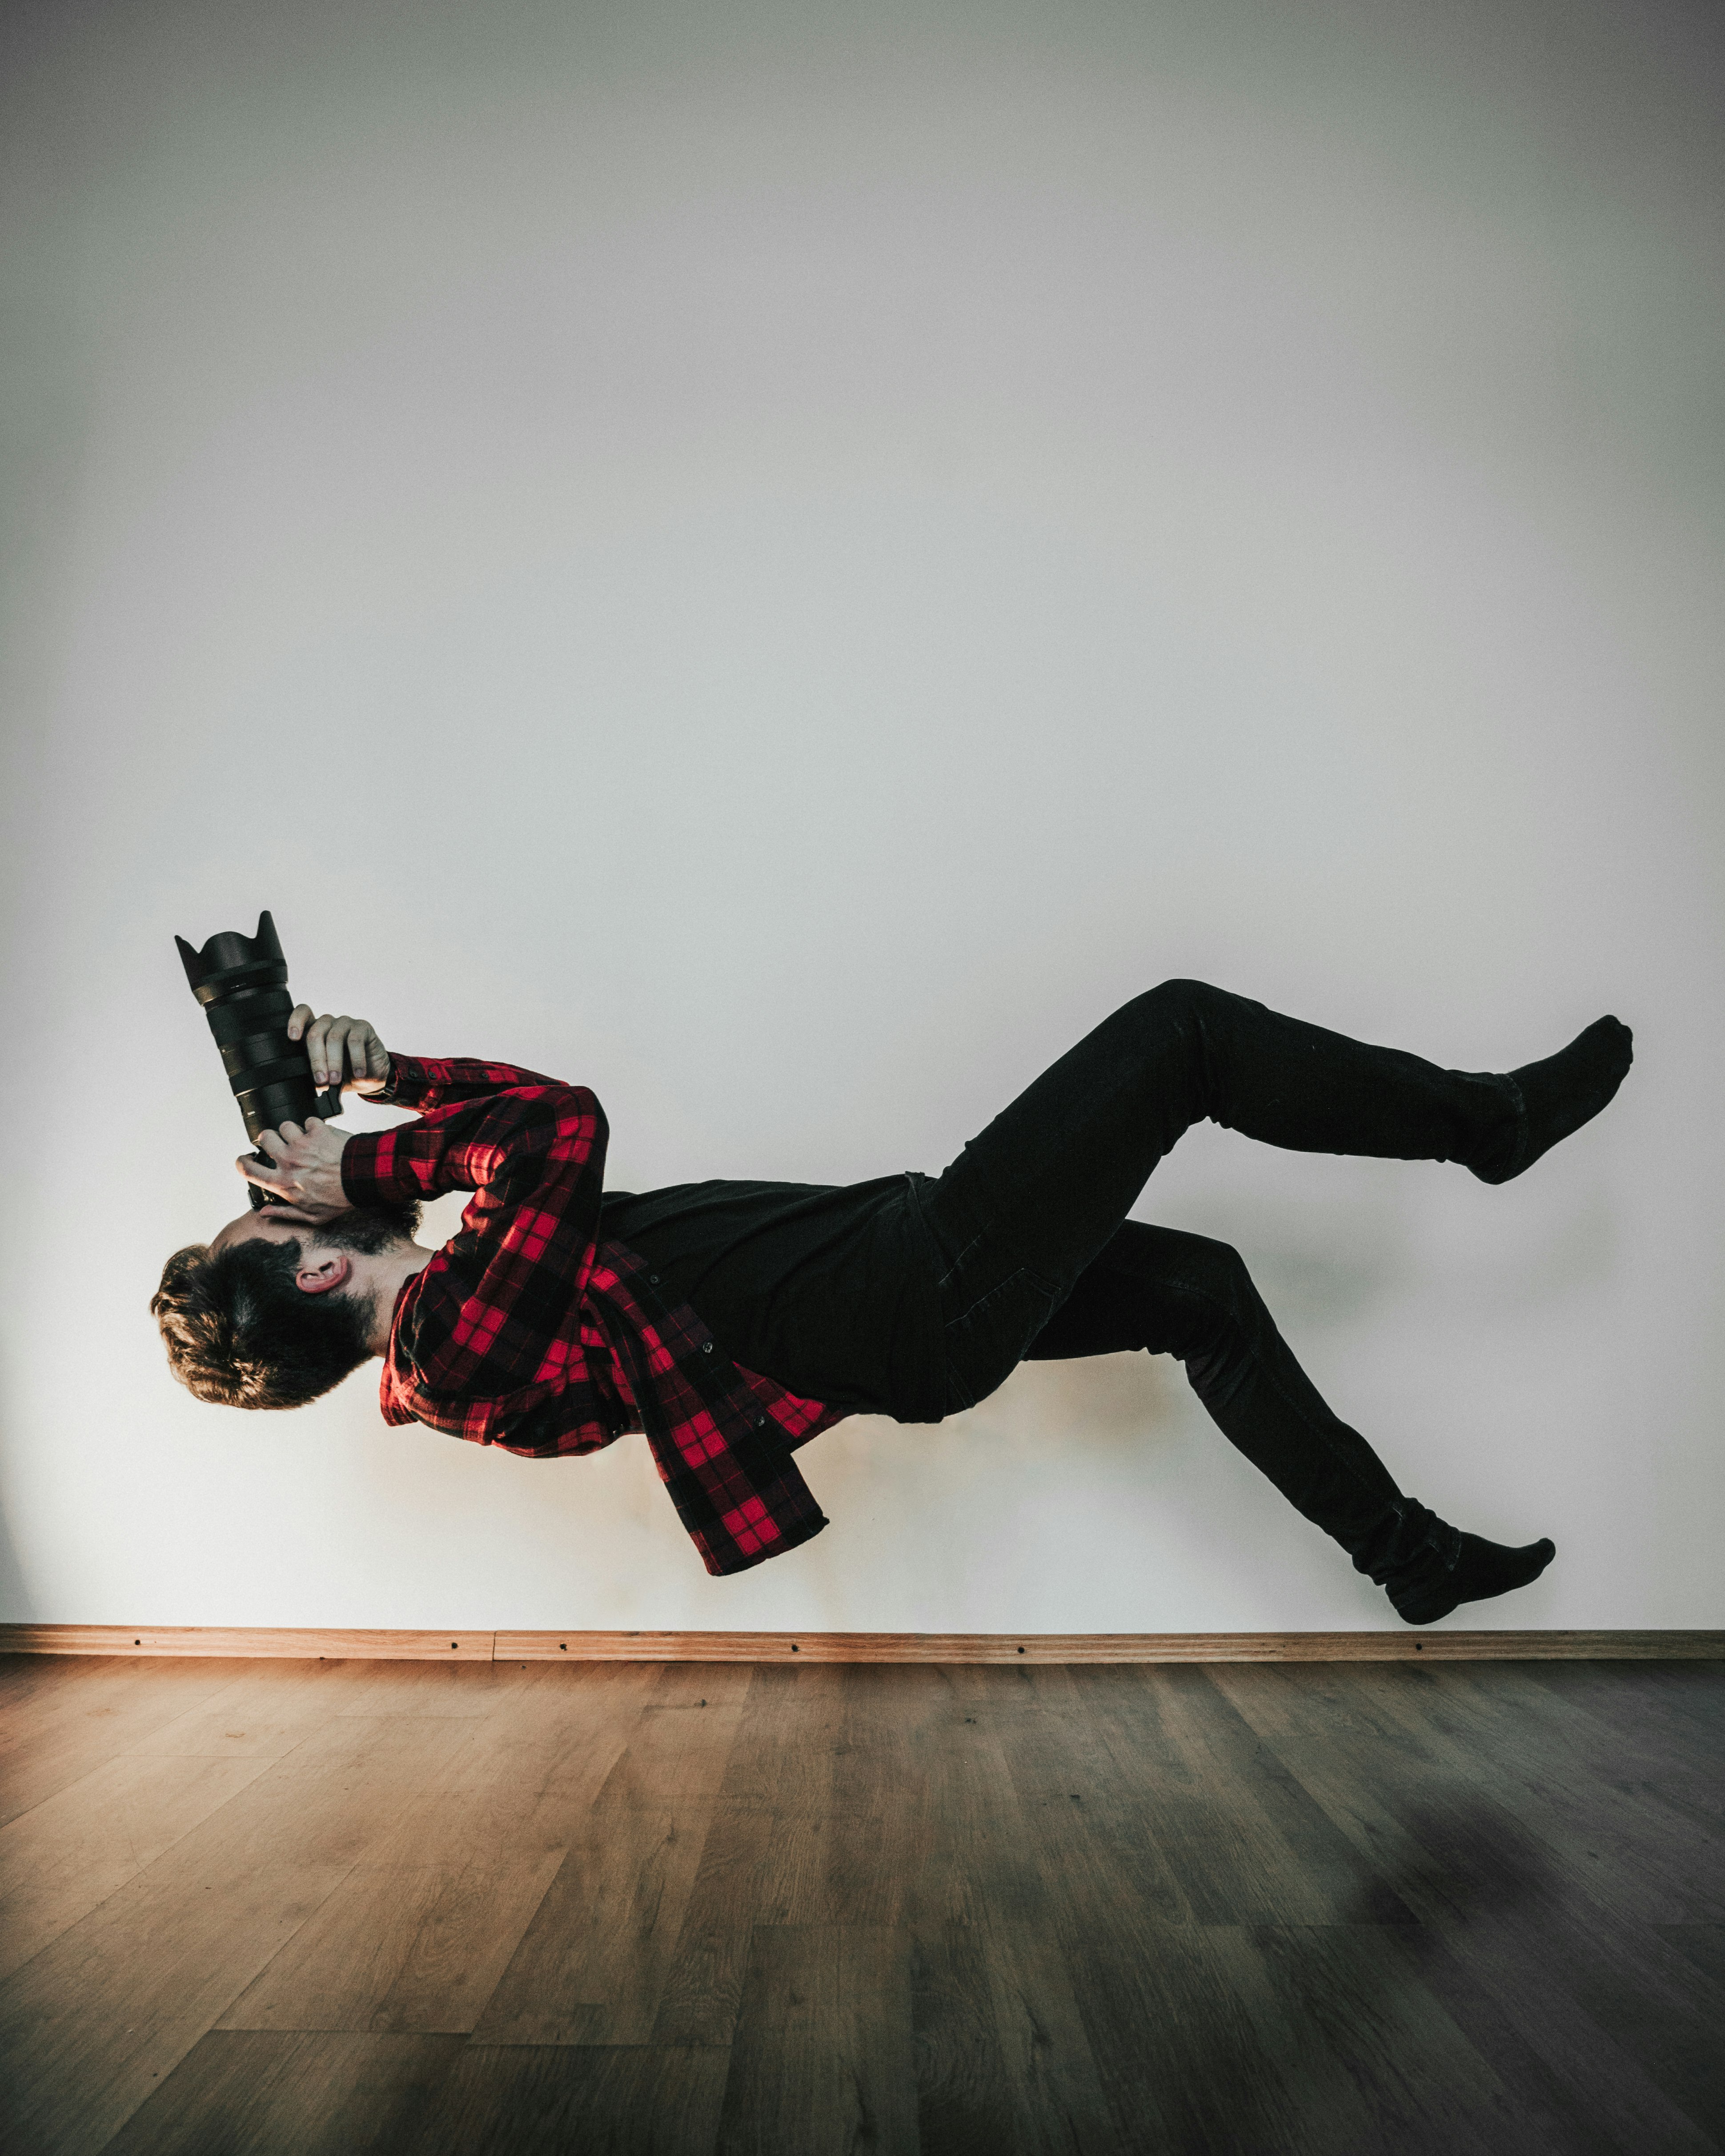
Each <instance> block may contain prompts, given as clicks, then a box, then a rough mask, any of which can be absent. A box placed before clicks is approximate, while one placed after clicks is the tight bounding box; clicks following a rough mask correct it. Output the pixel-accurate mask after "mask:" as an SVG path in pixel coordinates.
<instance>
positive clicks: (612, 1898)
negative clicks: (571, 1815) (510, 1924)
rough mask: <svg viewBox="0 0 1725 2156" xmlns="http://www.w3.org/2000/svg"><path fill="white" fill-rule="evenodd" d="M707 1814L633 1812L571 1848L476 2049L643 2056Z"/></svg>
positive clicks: (612, 1818)
mask: <svg viewBox="0 0 1725 2156" xmlns="http://www.w3.org/2000/svg"><path fill="white" fill-rule="evenodd" d="M713 1811H714V1806H713V1804H712V1803H711V1801H709V1802H707V1803H705V1804H685V1805H681V1806H680V1807H678V1808H677V1809H675V1810H664V1811H656V1812H651V1811H646V1810H642V1809H637V1808H636V1807H634V1805H629V1806H625V1807H621V1808H618V1809H613V1810H610V1811H608V1812H607V1813H606V1814H605V1815H603V1819H602V1820H601V1819H600V1818H599V1817H598V1815H595V1818H594V1820H593V1822H592V1823H590V1824H589V1825H588V1827H587V1828H586V1829H585V1830H583V1832H582V1833H581V1834H580V1835H578V1837H577V1838H576V1839H575V1840H573V1841H572V1843H571V1845H570V1847H569V1851H568V1853H567V1856H565V1857H564V1859H563V1861H562V1865H561V1866H559V1868H558V1871H557V1876H556V1877H555V1878H554V1879H553V1880H552V1882H551V1885H550V1886H549V1887H548V1888H547V1891H546V1893H545V1895H544V1897H543V1899H542V1901H541V1902H540V1903H539V1905H538V1907H537V1908H536V1910H535V1911H534V1913H533V1917H532V1921H531V1923H529V1925H528V1926H527V1928H526V1933H525V1934H524V1935H523V1937H522V1938H521V1943H520V1945H519V1946H518V1947H517V1948H516V1951H515V1953H514V1954H513V1955H512V1956H511V1958H510V1961H509V1963H508V1966H507V1968H506V1969H505V1971H504V1973H503V1975H502V1977H501V1979H500V1981H499V1983H498V1985H497V1989H496V1990H495V1992H494V1993H493V1994H492V1995H491V1998H490V2001H489V2003H488V2004H487V2005H486V2007H485V2011H484V2012H483V2014H482V2015H480V2020H479V2022H478V2024H477V2025H476V2027H475V2032H474V2033H475V2037H476V2039H477V2040H478V2041H480V2043H484V2044H606V2043H609V2044H624V2045H637V2044H644V2043H645V2042H646V2041H647V2040H648V2039H649V2036H650V2035H652V2033H653V2025H654V2022H655V2020H656V2019H657V2016H658V2014H659V2010H660V2005H661V2004H662V2002H663V2000H664V1998H665V1989H666V1986H667V1984H668V1983H669V1981H670V1975H671V1972H672V1970H673V1969H674V1968H675V1965H676V1950H677V1946H678V1943H679V1941H680V1938H681V1936H682V1931H683V1925H684V1919H685V1914H686V1912H687V1909H688V1905H689V1901H690V1898H691V1894H692V1892H693V1890H694V1886H695V1880H696V1873H697V1871H698V1870H699V1867H700V1863H701V1851H702V1849H703V1847H704V1845H705V1844H706V1836H707V1830H708V1828H709V1826H710V1825H711V1820H712V1815H713Z"/></svg>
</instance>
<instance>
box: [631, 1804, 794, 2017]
mask: <svg viewBox="0 0 1725 2156" xmlns="http://www.w3.org/2000/svg"><path fill="white" fill-rule="evenodd" d="M780 1832H781V1826H780V1820H779V1815H778V1813H776V1812H774V1811H771V1810H768V1809H766V1808H765V1807H764V1806H762V1805H760V1804H732V1803H729V1802H725V1801H721V1802H720V1803H718V1804H715V1806H714V1807H713V1814H712V1819H711V1824H710V1825H709V1826H708V1829H707V1835H706V1841H705V1842H704V1843H703V1844H702V1846H701V1862H700V1864H699V1866H697V1867H696V1874H695V1883H694V1885H693V1886H692V1887H691V1889H690V1893H689V1900H688V1903H687V1905H686V1907H685V1910H684V1913H683V1926H682V1930H681V1931H680V1933H679V1934H678V1938H677V1943H676V1948H675V1952H674V1953H672V1955H671V1957H670V1961H669V1962H668V1963H667V1965H666V1969H665V1988H664V1992H663V1994H662V1996H661V1998H660V2005H659V2011H658V2014H657V2015H656V2016H655V2020H654V2023H653V2039H652V2040H653V2042H654V2043H655V2045H660V2044H662V2045H666V2046H670V2047H671V2048H673V2049H680V2048H686V2047H688V2046H696V2045H699V2046H728V2045H729V2043H730V2042H731V2040H732V2035H733V2034H734V2032H735V2030H736V2026H737V2009H738V2007H739V2005H741V2003H742V1987H743V1984H744V1981H745V1979H746V1978H747V1974H748V1958H749V1943H750V1940H751V1938H752V1935H753V1931H754V1927H755V1924H756V1922H757V1921H758V1919H759V1915H760V1908H761V1897H762V1881H763V1879H764V1877H765V1876H766V1873H767V1869H768V1861H769V1858H770V1856H771V1855H772V1852H773V1847H774V1845H775V1843H776V1841H777V1840H778V1836H779V1835H780Z"/></svg>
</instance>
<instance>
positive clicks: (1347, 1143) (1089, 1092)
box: [924, 981, 1525, 1580]
mask: <svg viewBox="0 0 1725 2156" xmlns="http://www.w3.org/2000/svg"><path fill="white" fill-rule="evenodd" d="M1524 1113H1525V1111H1523V1109H1522V1106H1521V1101H1520V1096H1519V1095H1518V1094H1517V1091H1516V1089H1515V1088H1514V1086H1512V1085H1511V1084H1509V1083H1508V1082H1507V1081H1506V1080H1504V1079H1503V1078H1502V1077H1498V1076H1495V1075H1487V1074H1483V1073H1475V1072H1468V1071H1460V1070H1440V1069H1439V1068H1438V1067H1437V1065H1435V1064H1431V1063H1427V1062H1425V1061H1423V1060H1421V1059H1420V1057H1419V1056H1417V1055H1406V1054H1404V1053H1403V1052H1402V1051H1401V1050H1398V1049H1392V1048H1372V1047H1368V1046H1367V1045H1365V1044H1364V1043H1363V1042H1360V1041H1357V1040H1349V1039H1347V1038H1346V1037H1345V1036H1344V1035H1343V1034H1337V1033H1327V1032H1326V1031H1325V1030H1324V1029H1322V1027H1321V1026H1315V1025H1306V1024H1301V1023H1300V1021H1298V1020H1297V1019H1290V1018H1282V1017H1280V1016H1279V1015H1278V1014H1276V1012H1274V1011H1271V1010H1268V1009H1266V1008H1265V1006H1264V1005H1263V1004H1257V1003H1252V1002H1250V1001H1249V1000H1248V999H1247V998H1245V997H1244V996H1235V995H1230V994H1228V993H1225V992H1224V990H1222V989H1220V988H1207V987H1205V986H1204V983H1202V982H1199V981H1165V982H1163V984H1162V986H1161V987H1160V988H1152V989H1150V990H1149V991H1148V992H1147V993H1146V994H1143V995H1141V996H1137V997H1134V998H1133V999H1132V1002H1130V1003H1129V1004H1124V1005H1123V1006H1122V1008H1121V1009H1119V1010H1117V1011H1116V1012H1115V1014H1114V1015H1113V1016H1112V1017H1111V1018H1109V1019H1104V1020H1103V1022H1102V1024H1101V1025H1099V1026H1098V1027H1097V1028H1096V1030H1095V1031H1094V1032H1093V1033H1091V1034H1086V1037H1085V1038H1084V1039H1082V1040H1081V1041H1080V1042H1079V1044H1078V1045H1077V1046H1076V1048H1074V1049H1071V1050H1069V1051H1068V1053H1067V1054H1065V1055H1063V1056H1062V1057H1061V1058H1060V1060H1059V1061H1058V1062H1057V1063H1055V1064H1054V1065H1051V1066H1050V1069H1048V1070H1045V1071H1044V1073H1043V1074H1042V1075H1041V1076H1040V1078H1039V1079H1037V1080H1036V1081H1035V1082H1034V1084H1033V1085H1032V1086H1029V1088H1028V1089H1027V1090H1026V1091H1024V1092H1023V1093H1021V1094H1020V1095H1019V1097H1018V1099H1017V1100H1015V1101H1014V1102H1013V1103H1012V1105H1011V1106H1009V1107H1008V1108H1006V1109H1004V1111H1002V1112H1001V1113H1000V1114H999V1115H998V1116H996V1117H995V1118H994V1120H993V1122H992V1123H990V1124H989V1125H988V1128H987V1129H986V1130H985V1131H983V1132H982V1133H981V1134H980V1136H978V1137H974V1138H973V1139H972V1140H971V1142H969V1144H968V1145H967V1146H966V1147H965V1148H964V1150H963V1152H962V1153H961V1154H960V1155H959V1157H958V1158H957V1160H956V1161H954V1162H953V1163H952V1166H951V1167H950V1168H947V1172H946V1173H945V1174H944V1175H942V1177H941V1178H940V1179H939V1181H938V1183H937V1184H936V1186H935V1187H934V1188H933V1190H932V1192H931V1193H927V1197H926V1198H925V1202H924V1212H925V1216H926V1218H927V1222H928V1224H929V1227H930V1229H932V1232H933V1235H934V1239H935V1242H936V1244H937V1247H938V1250H939V1252H940V1256H941V1260H942V1280H941V1287H940V1291H941V1302H942V1317H943V1321H944V1323H945V1330H946V1353H947V1403H946V1411H947V1414H954V1413H957V1412H958V1411H959V1410H960V1409H964V1408H968V1407H971V1406H973V1405H974V1404H976V1402H977V1401H978V1400H979V1399H983V1398H984V1397H986V1395H987V1394H989V1393H991V1392H993V1390H994V1389H995V1387H996V1386H998V1385H999V1384H1000V1383H1002V1382H1003V1381H1004V1379H1005V1378H1006V1377H1007V1376H1008V1375H1009V1373H1010V1372H1011V1371H1012V1370H1013V1369H1014V1368H1015V1367H1016V1365H1017V1364H1018V1363H1020V1362H1023V1361H1027V1360H1028V1361H1032V1362H1035V1361H1043V1360H1054V1359H1058V1358H1065V1357H1069V1356H1076V1355H1103V1354H1110V1353H1116V1352H1117V1351H1119V1350H1121V1349H1124V1348H1134V1347H1142V1348H1145V1349H1147V1350H1148V1351H1149V1352H1150V1353H1152V1354H1167V1355H1173V1356H1176V1357H1178V1359H1179V1360H1180V1361H1181V1362H1183V1363H1184V1364H1185V1366H1186V1374H1187V1376H1188V1378H1189V1379H1190V1381H1191V1383H1192V1385H1193V1388H1194V1390H1195V1391H1196V1393H1197V1394H1198V1396H1199V1399H1201V1400H1202V1401H1203V1403H1204V1406H1205V1408H1206V1409H1208V1410H1209V1414H1211V1416H1212V1417H1213V1418H1214V1420H1215V1422H1216V1423H1217V1424H1218V1425H1219V1428H1220V1429H1221V1430H1222V1431H1223V1433H1224V1435H1226V1436H1227V1437H1228V1438H1229V1439H1230V1440H1231V1441H1232V1442H1233V1443H1234V1444H1235V1445H1237V1446H1238V1447H1239V1449H1240V1451H1242V1452H1243V1453H1244V1454H1245V1456H1246V1458H1247V1459H1248V1460H1250V1461H1251V1462H1252V1464H1253V1466H1255V1467H1257V1468H1259V1469H1260V1470H1261V1471H1262V1472H1263V1473H1264V1474H1266V1475H1267V1476H1269V1478H1270V1480H1271V1481H1272V1482H1274V1483H1275V1484H1276V1487H1277V1488H1278V1489H1279V1490H1280V1491H1281V1492H1282V1493H1283V1495H1284V1496H1286V1497H1287V1498H1288V1499H1289V1501H1291V1503H1292V1504H1294V1505H1295V1506H1296V1507H1298V1508H1299V1510H1300V1511H1301V1512H1303V1513H1304V1514H1305V1515H1306V1517H1307V1519H1309V1520H1312V1521H1314V1522H1316V1523H1317V1525H1318V1526H1319V1527H1322V1528H1323V1530H1324V1531H1325V1532H1326V1533H1327V1534H1329V1535H1332V1536H1333V1537H1335V1539H1336V1540H1337V1542H1338V1543H1341V1544H1342V1546H1343V1548H1344V1549H1346V1550H1348V1552H1349V1553H1351V1555H1352V1556H1353V1560H1354V1563H1355V1564H1356V1566H1357V1567H1358V1569H1359V1570H1360V1571H1362V1572H1364V1573H1369V1574H1370V1575H1371V1577H1372V1578H1374V1579H1378V1580H1384V1579H1386V1578H1389V1577H1390V1576H1391V1575H1392V1574H1394V1573H1399V1572H1401V1571H1402V1570H1403V1569H1404V1568H1405V1567H1407V1566H1408V1565H1409V1564H1411V1563H1414V1562H1415V1561H1416V1560H1417V1559H1419V1558H1420V1554H1421V1553H1422V1552H1425V1551H1427V1550H1430V1549H1438V1548H1443V1547H1444V1545H1445V1537H1453V1536H1454V1534H1455V1530H1454V1529H1453V1528H1449V1527H1445V1524H1444V1523H1443V1522H1440V1521H1438V1520H1437V1519H1436V1518H1435V1516H1434V1515H1433V1514H1432V1513H1430V1512H1428V1511H1427V1510H1426V1508H1425V1507H1424V1506H1423V1505H1421V1504H1420V1503H1419V1502H1418V1501H1417V1500H1415V1499H1414V1498H1411V1497H1408V1496H1404V1494H1403V1492H1402V1491H1400V1490H1399V1489H1398V1487H1397V1486H1396V1483H1395V1481H1394V1477H1393V1476H1391V1475H1390V1473H1389V1470H1388V1469H1387V1468H1386V1467H1385V1466H1384V1463H1383V1461H1382V1460H1379V1459H1378V1455H1377V1454H1376V1453H1375V1452H1373V1450H1372V1448H1371V1446H1370V1445H1368V1444H1367V1442H1366V1440H1364V1438H1363V1437H1362V1436H1361V1435H1359V1433H1358V1431H1357V1430H1350V1429H1349V1428H1348V1425H1347V1424H1345V1423H1344V1422H1342V1421H1340V1420H1339V1419H1337V1416H1336V1415H1334V1414H1332V1412H1331V1410H1330V1409H1329V1408H1328V1407H1327V1405H1326V1404H1325V1402H1324V1400H1323V1399H1322V1397H1321V1396H1320V1394H1319V1393H1318V1391H1317V1388H1316V1386H1314V1385H1313V1384H1312V1381H1311V1379H1310V1378H1308V1377H1307V1375H1306V1373H1305V1372H1304V1371H1303V1370H1302V1369H1301V1368H1300V1365H1299V1364H1298V1363H1296V1361H1295V1359H1294V1357H1293V1355H1292V1353H1291V1352H1290V1350H1289V1348H1288V1347H1287V1344H1286V1342H1285V1341H1284V1340H1283V1339H1282V1337H1281V1334H1280V1333H1279V1332H1277V1331H1276V1324H1275V1321H1274V1320H1273V1319H1272V1318H1271V1315H1270V1312H1268V1311H1267V1310H1266V1308H1265V1306H1264V1304H1263V1301H1262V1300H1261V1299H1260V1296H1259V1294H1258V1291H1257V1290H1256V1289H1255V1287H1254V1286H1253V1285H1252V1282H1251V1279H1250V1275H1249V1274H1248V1273H1247V1271H1246V1269H1245V1265H1244V1263H1243V1262H1242V1260H1241V1259H1240V1255H1239V1253H1238V1252H1237V1251H1235V1250H1230V1248H1229V1247H1228V1246H1227V1245H1225V1244H1223V1243H1216V1242H1212V1241H1210V1240H1209V1239H1208V1238H1207V1237H1205V1236H1203V1235H1181V1234H1178V1233H1176V1232H1175V1231H1174V1230H1173V1229H1167V1228H1154V1227H1151V1226H1148V1225H1147V1224H1144V1223H1142V1222H1139V1221H1135V1220H1128V1219H1127V1218H1126V1215H1127V1212H1128V1211H1129V1209H1131V1207H1132V1205H1133V1204H1134V1203H1135V1202H1136V1201H1137V1198H1138V1195H1139V1193H1141V1192H1142V1189H1143V1188H1144V1184H1145V1183H1146V1181H1147V1179H1148V1177H1149V1175H1150V1172H1151V1170H1152V1169H1153V1168H1154V1167H1155V1166H1156V1163H1158V1161H1159V1160H1160V1159H1161V1158H1162V1157H1163V1154H1164V1153H1165V1152H1168V1150H1169V1148H1170V1147H1172V1146H1173V1144H1174V1142H1175V1141H1176V1140H1177V1139H1178V1137H1180V1134H1181V1133H1182V1132H1183V1131H1186V1130H1189V1128H1190V1127H1191V1126H1192V1125H1193V1124H1194V1123H1195V1122H1199V1121H1201V1120H1202V1119H1204V1117H1209V1119H1210V1121H1212V1122H1218V1123H1220V1124H1222V1125H1224V1127H1227V1128H1229V1129H1231V1130H1238V1131H1240V1132H1244V1133H1245V1136H1246V1137H1254V1138H1260V1139H1262V1140H1263V1141H1264V1142H1266V1144H1269V1145H1276V1146H1284V1147H1289V1148H1291V1150H1293V1151H1295V1152H1337V1153H1365V1154H1368V1155H1370V1156H1372V1157H1373V1158H1378V1159H1389V1160H1453V1161H1460V1162H1463V1163H1475V1162H1477V1163H1481V1164H1485V1163H1489V1162H1492V1161H1495V1160H1497V1159H1499V1158H1503V1157H1505V1156H1506V1154H1507V1152H1508V1150H1509V1148H1510V1147H1512V1146H1513V1145H1514V1144H1516V1143H1517V1141H1518V1139H1519V1137H1520V1130H1519V1124H1520V1122H1521V1119H1522V1116H1523V1115H1524Z"/></svg>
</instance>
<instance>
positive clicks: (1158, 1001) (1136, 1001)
mask: <svg viewBox="0 0 1725 2156" xmlns="http://www.w3.org/2000/svg"><path fill="white" fill-rule="evenodd" d="M1226 999H1227V998H1226V997H1225V995H1224V992H1223V991H1222V990H1221V989H1220V988H1212V987H1211V986H1210V985H1209V982H1208V981H1189V980H1183V979H1181V980H1173V981H1158V983H1157V984H1156V986H1155V987H1154V988H1146V989H1145V991H1144V993H1142V995H1140V996H1135V997H1134V998H1132V1002H1131V1004H1128V1005H1127V1009H1131V1010H1136V1011H1140V1012H1142V1014H1143V1015H1144V1016H1145V1017H1146V1018H1149V1019H1154V1020H1156V1021H1157V1022H1158V1024H1163V1025H1170V1024H1171V1025H1174V1026H1177V1027H1179V1028H1181V1029H1184V1028H1186V1027H1187V1026H1189V1025H1190V1024H1194V1023H1201V1022H1202V1021H1203V1020H1204V1019H1206V1018H1209V1017H1210V1016H1212V1015H1213V1014H1214V1013H1215V1011H1216V1010H1217V1009H1218V1007H1219V1005H1220V1004H1223V1003H1224V1002H1225V1001H1226Z"/></svg>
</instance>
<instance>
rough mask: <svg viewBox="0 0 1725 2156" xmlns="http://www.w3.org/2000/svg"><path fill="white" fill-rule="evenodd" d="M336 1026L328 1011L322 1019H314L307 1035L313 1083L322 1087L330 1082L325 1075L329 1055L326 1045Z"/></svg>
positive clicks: (306, 1040) (306, 1050)
mask: <svg viewBox="0 0 1725 2156" xmlns="http://www.w3.org/2000/svg"><path fill="white" fill-rule="evenodd" d="M333 1024H335V1020H334V1019H332V1018H331V1016H330V1014H329V1013H328V1012H327V1011H326V1012H325V1013H324V1014H323V1016H322V1017H321V1018H316V1019H313V1020H312V1021H311V1027H310V1029H308V1031H307V1033H306V1035H305V1052H306V1054H307V1055H309V1056H310V1057H311V1075H312V1078H313V1081H315V1082H316V1084H317V1085H320V1086H322V1085H325V1084H326V1083H327V1082H328V1081H326V1078H325V1077H324V1075H323V1074H324V1065H325V1061H326V1055H327V1050H326V1047H325V1043H326V1040H327V1039H328V1037H329V1030H330V1028H331V1026H332V1025H333Z"/></svg>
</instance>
